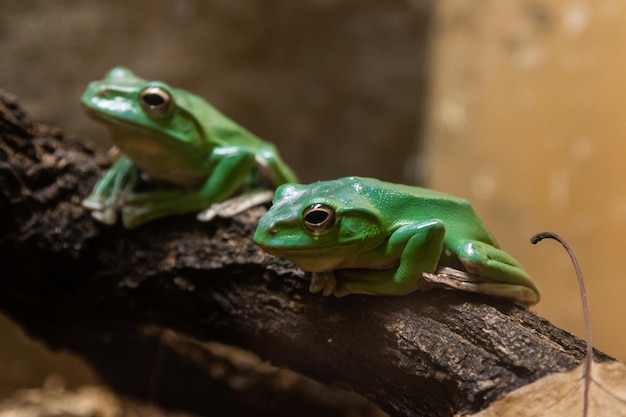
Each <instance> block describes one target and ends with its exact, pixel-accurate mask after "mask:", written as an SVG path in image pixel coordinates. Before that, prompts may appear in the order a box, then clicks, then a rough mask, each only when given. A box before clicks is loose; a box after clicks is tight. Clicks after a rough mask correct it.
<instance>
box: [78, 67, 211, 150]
mask: <svg viewBox="0 0 626 417" xmlns="http://www.w3.org/2000/svg"><path fill="white" fill-rule="evenodd" d="M81 103H82V105H83V107H84V108H85V109H86V111H87V113H88V114H89V115H90V116H92V117H93V118H95V119H96V120H98V121H101V122H103V123H105V124H107V125H108V127H110V128H111V133H112V139H113V140H114V142H115V143H116V144H117V145H118V146H120V147H121V148H122V150H124V151H125V152H126V153H129V154H131V155H132V154H134V153H136V152H139V153H141V152H145V150H146V148H150V147H154V145H155V143H156V144H157V145H165V146H170V147H177V146H186V145H192V146H198V145H201V144H202V143H203V137H204V136H203V131H202V126H201V125H200V123H198V121H197V120H196V117H195V116H194V114H195V113H194V108H196V107H197V106H199V105H202V104H201V103H202V99H201V98H199V97H197V96H195V95H193V94H191V93H188V92H186V91H184V90H180V89H175V88H172V87H170V86H168V85H167V84H165V83H163V82H160V81H146V80H144V79H142V78H140V77H138V76H136V75H135V74H134V73H133V72H132V71H130V70H129V69H127V68H123V67H115V68H113V69H111V70H110V71H109V72H108V73H107V74H106V77H105V78H104V80H101V81H93V82H91V83H90V84H89V85H88V87H87V89H86V90H85V92H84V93H83V96H82V98H81Z"/></svg>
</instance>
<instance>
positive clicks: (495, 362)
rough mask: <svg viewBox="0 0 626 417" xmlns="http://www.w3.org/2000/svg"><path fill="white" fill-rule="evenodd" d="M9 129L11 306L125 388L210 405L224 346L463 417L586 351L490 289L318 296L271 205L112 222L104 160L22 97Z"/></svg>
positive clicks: (5, 209) (3, 229) (1, 180)
mask: <svg viewBox="0 0 626 417" xmlns="http://www.w3.org/2000/svg"><path fill="white" fill-rule="evenodd" d="M0 137H1V142H0V190H1V194H0V262H1V263H2V268H3V272H2V273H1V274H0V309H2V310H3V311H4V312H6V313H7V314H8V315H10V316H11V317H12V318H13V319H14V320H16V321H17V322H18V323H19V324H20V325H22V326H23V327H24V328H25V329H26V330H27V331H28V332H29V333H30V334H31V335H33V336H34V337H37V338H40V339H42V340H44V341H45V342H46V343H47V344H49V345H50V346H53V347H56V348H64V349H69V350H72V351H74V352H77V353H79V354H80V355H82V356H84V357H85V358H86V359H87V360H88V361H89V362H90V363H91V364H92V365H93V366H94V367H95V368H96V369H97V370H98V371H99V373H100V374H101V375H102V376H103V378H104V379H105V380H106V381H107V382H109V383H110V384H111V385H112V386H113V387H114V388H116V389H117V390H118V391H120V392H124V393H130V394H133V395H136V396H138V397H142V398H155V397H158V399H159V401H161V402H162V403H165V404H166V405H170V406H175V407H177V408H183V409H188V410H192V411H196V412H202V413H206V412H207V411H209V410H207V401H206V397H207V395H208V394H207V389H208V388H207V387H210V386H211V382H210V381H212V380H213V379H214V377H212V376H211V369H210V366H208V365H207V364H208V362H209V360H208V359H207V358H205V356H204V355H206V356H207V357H208V356H212V357H214V355H212V354H211V352H213V353H214V347H213V348H212V347H211V346H213V345H212V344H210V343H208V342H209V341H220V342H225V343H230V344H234V345H238V346H241V347H244V348H246V349H249V350H251V351H253V352H256V353H257V354H259V355H260V356H261V357H262V358H264V359H266V360H269V361H271V362H272V363H274V364H277V365H280V366H284V367H287V368H290V369H293V370H295V371H297V372H300V373H302V374H304V375H306V376H309V377H312V378H314V379H316V380H318V381H322V382H324V383H329V384H340V385H342V386H344V387H348V388H349V389H352V390H354V391H356V392H358V393H361V394H364V395H365V396H367V397H368V398H370V399H372V400H373V401H374V402H376V403H377V404H378V405H379V406H380V407H381V408H382V409H384V410H385V411H386V412H388V413H389V414H390V415H392V416H452V415H454V414H455V413H460V412H469V411H475V410H478V409H481V408H484V407H486V406H487V405H488V404H489V403H490V402H492V401H493V400H494V399H496V398H497V397H498V396H500V395H502V394H503V393H505V392H508V391H510V390H512V389H514V388H517V387H519V386H522V385H525V384H527V383H529V382H532V381H534V380H536V379H538V378H540V377H542V376H544V375H546V374H549V373H553V372H559V371H566V370H570V369H572V368H574V367H575V366H577V365H578V364H579V363H580V362H581V359H582V357H583V355H584V351H585V347H584V343H583V342H582V341H581V340H579V339H577V338H575V337H574V336H572V335H571V334H569V333H567V332H565V331H563V330H560V329H558V328H556V327H554V326H552V325H551V324H550V323H548V322H547V321H546V320H544V319H542V318H541V317H538V316H537V315H536V314H534V313H533V312H531V311H529V310H525V309H521V308H518V307H515V306H512V305H510V304H508V303H506V302H502V301H500V300H496V299H491V298H487V297H483V296H479V295H472V294H464V293H459V292H454V291H443V290H433V291H431V292H427V293H414V294H411V295H408V296H403V297H372V296H349V297H345V298H341V299H335V298H324V297H322V296H320V295H313V294H310V293H309V292H308V290H307V288H308V281H309V277H308V276H307V275H306V274H304V273H303V272H302V271H300V270H299V269H297V268H296V267H294V266H293V265H292V264H291V263H289V262H287V261H284V260H281V259H277V258H274V257H272V256H269V255H267V254H264V253H263V252H262V251H261V250H260V249H258V248H257V247H256V246H255V245H254V244H253V243H252V241H251V236H252V233H253V231H254V228H255V225H256V221H257V219H258V218H259V216H260V215H262V213H263V211H264V209H262V208H258V209H254V210H250V211H249V212H247V213H244V214H242V215H239V216H237V217H235V218H233V219H230V220H216V221H213V222H211V223H199V222H197V221H196V220H195V216H194V215H185V216H173V217H169V218H165V219H161V220H157V221H154V222H151V223H148V224H147V225H145V226H142V227H140V228H138V229H136V230H132V231H127V230H124V229H123V228H122V227H121V226H120V225H116V226H113V227H111V226H104V225H101V224H99V223H97V222H95V221H93V220H92V219H91V217H90V215H89V213H88V212H87V211H86V210H84V209H83V208H82V207H81V205H80V201H81V199H82V198H83V197H84V196H86V195H87V194H88V193H89V191H90V188H91V187H92V186H93V184H94V182H95V181H96V179H97V178H98V177H99V175H100V174H101V173H102V171H103V165H104V160H103V159H102V156H101V155H99V154H97V153H94V152H93V151H92V150H91V149H90V148H88V147H87V146H85V145H84V144H83V143H82V142H80V141H78V140H72V139H68V138H66V137H65V136H63V135H62V134H61V132H59V131H58V130H55V129H51V128H49V127H47V126H43V125H39V124H34V123H32V122H30V121H29V120H28V118H27V117H26V116H25V115H24V114H23V112H22V111H21V110H20V109H19V107H18V106H17V103H16V102H15V99H14V98H12V97H11V96H10V95H7V94H2V95H0ZM597 359H599V360H607V359H610V358H608V357H607V356H605V355H603V354H598V358H597ZM218 395H221V394H218Z"/></svg>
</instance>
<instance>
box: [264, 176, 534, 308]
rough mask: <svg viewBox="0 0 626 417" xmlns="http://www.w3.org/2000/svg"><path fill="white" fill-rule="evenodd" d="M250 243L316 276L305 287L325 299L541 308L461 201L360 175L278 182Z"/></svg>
mask: <svg viewBox="0 0 626 417" xmlns="http://www.w3.org/2000/svg"><path fill="white" fill-rule="evenodd" d="M254 241H255V242H256V243H257V244H258V245H259V246H260V247H261V248H262V249H264V250H265V251H266V252H268V253H270V254H273V255H276V256H280V257H283V258H286V259H288V260H290V261H292V262H294V263H295V264H296V265H298V266H299V267H300V268H302V269H303V270H305V271H310V272H313V279H312V281H311V287H310V290H311V291H312V292H319V291H322V292H323V294H324V295H331V294H334V295H335V296H339V297H341V296H344V295H348V294H380V295H402V294H408V293H411V292H413V291H416V290H426V289H431V288H434V287H444V288H448V289H450V288H453V289H460V290H465V291H471V292H478V293H483V294H488V295H493V296H498V297H504V298H508V299H510V300H512V301H513V302H515V303H517V304H519V305H522V306H528V305H532V304H535V303H537V302H538V301H539V291H538V289H537V287H536V286H535V284H534V283H533V281H532V280H531V279H530V277H529V276H528V274H527V273H526V272H525V271H524V270H523V269H522V267H521V266H520V264H519V263H518V262H517V261H516V260H515V259H513V258H512V257H511V256H510V255H509V254H508V253H506V252H504V251H503V250H501V249H499V247H498V244H497V243H496V240H495V239H494V237H493V236H492V234H491V233H490V232H489V230H488V229H487V228H486V226H485V225H484V223H483V222H482V220H481V219H480V218H479V217H478V215H477V214H476V212H475V211H474V210H473V208H472V207H471V206H470V205H469V203H468V202H467V201H466V200H463V199H461V198H457V197H453V196H450V195H447V194H444V193H441V192H437V191H433V190H429V189H425V188H420V187H412V186H407V185H400V184H393V183H388V182H383V181H379V180H376V179H372V178H359V177H346V178H340V179H337V180H332V181H320V182H316V183H312V184H308V185H298V184H284V185H282V186H280V187H279V188H278V189H277V190H276V193H275V196H274V203H273V205H272V207H271V208H270V209H269V211H268V212H267V214H265V215H264V216H263V217H262V218H261V219H260V221H259V224H258V227H257V229H256V232H255V234H254Z"/></svg>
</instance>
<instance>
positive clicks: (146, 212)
mask: <svg viewBox="0 0 626 417" xmlns="http://www.w3.org/2000/svg"><path fill="white" fill-rule="evenodd" d="M81 102H82V104H83V106H84V108H85V109H86V111H87V114H88V115H90V116H91V117H93V118H94V119H96V120H97V121H99V122H102V123H104V124H105V125H106V126H107V127H108V128H109V131H110V133H111V139H112V140H113V142H114V143H115V144H116V145H117V146H118V147H119V148H120V150H121V151H122V153H123V155H124V156H123V157H122V158H121V160H120V161H118V162H117V163H116V164H115V165H113V166H112V167H111V169H110V170H109V172H108V173H107V174H106V175H105V177H103V179H102V180H101V181H100V182H99V183H98V184H96V186H95V187H94V190H93V192H92V194H91V195H90V196H89V197H88V198H87V199H86V200H85V202H84V205H85V206H86V207H88V208H90V209H92V210H94V217H96V218H99V219H100V220H102V221H104V222H105V223H113V222H115V219H116V218H117V212H121V214H122V218H123V220H124V224H125V225H126V226H127V227H135V226H137V225H139V224H141V223H143V222H145V221H148V220H151V219H153V218H157V217H161V216H164V215H168V214H175V213H184V212H187V211H194V210H200V209H202V208H205V207H207V206H209V205H210V204H213V203H217V202H220V201H223V200H225V199H226V198H228V197H230V196H231V195H233V194H234V193H235V192H236V191H237V190H238V189H239V188H241V187H246V186H254V184H251V178H253V172H255V170H257V168H258V167H259V166H260V167H261V169H259V170H258V172H260V173H269V178H268V180H269V181H268V182H269V183H271V184H273V185H274V186H277V185H280V184H282V183H284V182H289V181H297V178H296V176H295V175H294V174H293V172H292V171H291V169H290V168H289V167H288V166H287V165H286V164H285V163H284V162H283V161H282V160H281V159H280V157H279V155H278V152H277V151H276V150H275V148H274V147H273V145H271V144H269V143H267V142H264V141H262V140H260V139H259V138H257V137H256V136H254V135H253V134H252V133H250V132H249V131H247V130H246V129H244V128H242V127H241V126H239V125H237V124H236V123H235V122H233V121H232V120H230V119H229V118H227V117H226V116H224V115H223V114H221V113H220V112H219V111H217V110H216V109H215V108H214V107H213V106H211V105H210V104H209V103H207V102H206V101H205V100H203V99H202V98H200V97H198V96H196V95H194V94H191V93H189V92H186V91H184V90H181V89H177V88H172V87H170V86H169V85H167V84H166V83H163V82H161V81H148V80H145V79H142V78H140V77H137V76H136V75H135V74H134V73H133V72H132V71H130V70H128V69H127V68H123V67H116V68H113V69H112V70H110V71H109V72H108V73H107V75H106V77H105V79H104V80H101V81H94V82H92V83H90V84H89V86H88V87H87V89H86V91H85V93H84V94H83V96H82V98H81ZM137 169H140V170H141V171H143V172H145V173H147V174H149V176H150V177H152V178H156V179H159V180H162V181H165V182H168V183H171V184H174V185H177V186H181V187H184V189H185V191H181V190H179V191H178V192H175V193H166V194H160V195H159V194H158V193H153V194H151V195H147V194H142V195H137V194H135V193H134V192H133V190H134V185H135V182H136V177H137V172H136V171H137Z"/></svg>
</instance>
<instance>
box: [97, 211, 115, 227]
mask: <svg viewBox="0 0 626 417" xmlns="http://www.w3.org/2000/svg"><path fill="white" fill-rule="evenodd" d="M91 217H93V218H94V219H96V220H98V221H99V222H100V223H104V224H107V225H109V226H112V225H114V224H115V223H116V222H117V209H115V208H113V207H103V208H102V209H99V210H93V211H92V212H91Z"/></svg>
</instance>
